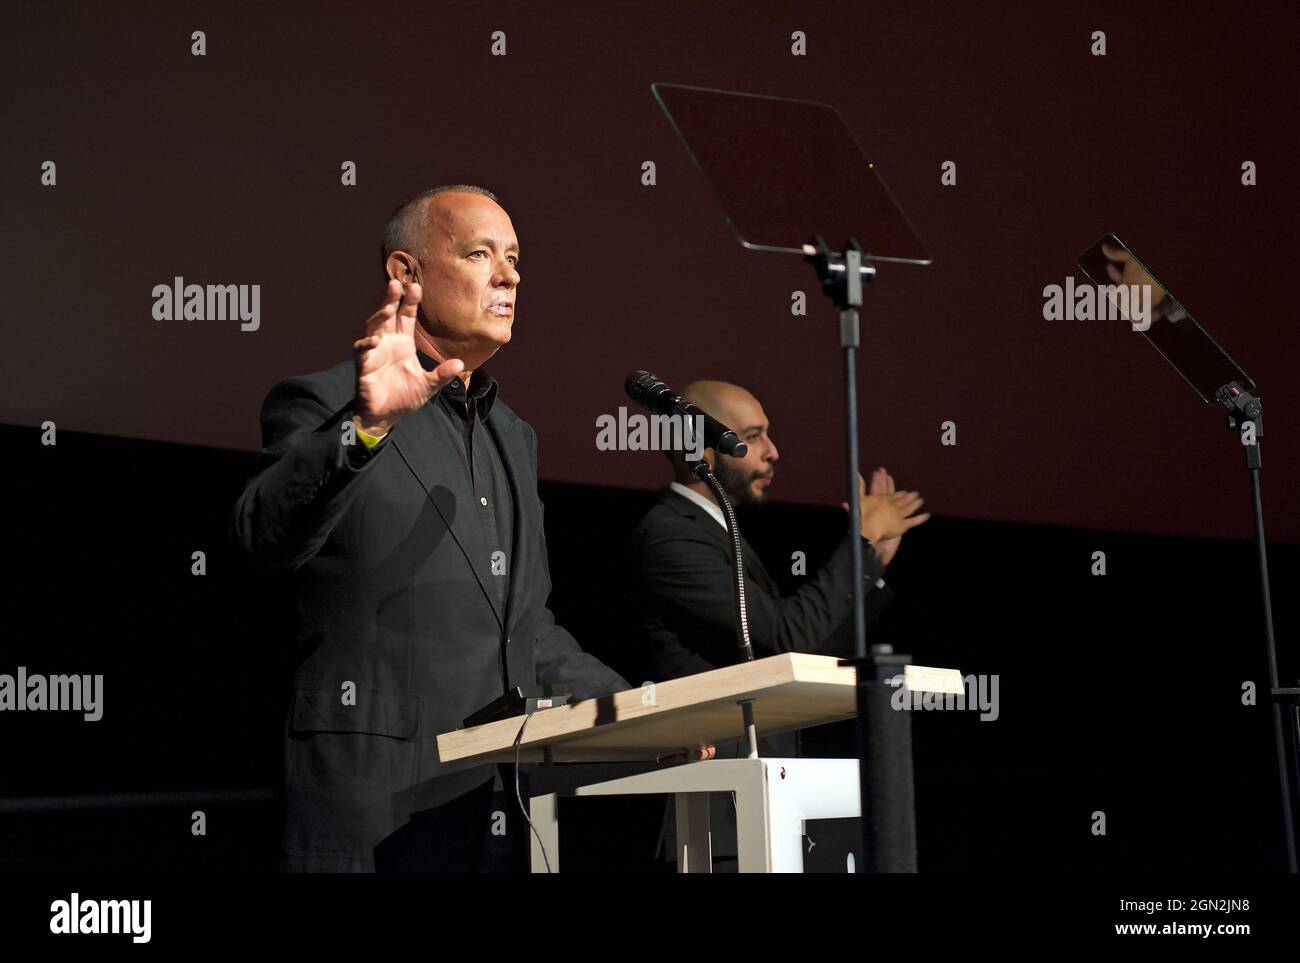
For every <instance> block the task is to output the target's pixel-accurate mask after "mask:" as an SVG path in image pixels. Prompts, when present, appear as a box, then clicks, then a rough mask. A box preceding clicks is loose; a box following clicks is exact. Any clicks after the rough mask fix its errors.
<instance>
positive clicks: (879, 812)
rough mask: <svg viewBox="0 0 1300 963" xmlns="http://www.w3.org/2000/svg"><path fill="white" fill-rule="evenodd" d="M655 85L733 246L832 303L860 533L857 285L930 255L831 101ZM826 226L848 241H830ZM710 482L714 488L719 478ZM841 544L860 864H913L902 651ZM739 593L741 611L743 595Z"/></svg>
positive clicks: (857, 564)
mask: <svg viewBox="0 0 1300 963" xmlns="http://www.w3.org/2000/svg"><path fill="white" fill-rule="evenodd" d="M652 89H653V91H654V94H655V97H656V98H657V99H658V101H659V103H660V106H661V107H662V108H663V110H664V112H665V114H667V116H668V119H669V121H670V122H671V123H672V125H673V128H674V130H676V132H677V134H678V136H679V138H680V139H681V141H682V144H683V146H684V147H685V148H686V150H687V153H688V154H690V156H691V159H692V160H693V161H694V162H695V164H696V166H697V167H699V168H700V170H701V171H702V172H703V173H704V174H705V176H706V177H707V178H708V179H709V182H710V184H711V186H712V187H713V189H714V191H715V192H716V194H717V195H718V199H719V200H720V201H721V203H722V206H723V208H724V209H725V211H726V214H727V220H728V223H729V224H730V225H731V227H732V229H733V230H734V231H735V233H736V235H737V237H738V239H739V241H740V243H741V245H742V246H744V247H745V248H747V249H749V250H753V251H770V252H775V253H788V254H796V255H800V256H803V257H805V258H806V259H807V260H809V261H811V262H812V263H813V264H814V266H815V267H816V269H817V273H818V276H819V278H820V279H821V282H822V287H823V290H824V291H825V292H826V293H827V294H828V295H829V296H830V297H831V299H832V301H833V302H834V303H835V305H836V308H837V309H838V312H839V331H840V346H841V348H842V350H843V353H844V365H845V387H844V407H845V415H846V422H847V429H848V451H847V456H848V457H847V475H848V486H849V487H848V504H849V515H850V520H849V525H850V529H849V530H850V531H851V532H853V533H858V532H860V531H861V521H862V520H861V506H860V501H859V491H858V484H859V482H858V479H859V467H858V404H857V367H856V364H857V349H858V346H859V342H860V336H859V317H858V308H859V307H860V306H861V305H862V291H863V287H864V285H865V284H866V283H869V282H870V281H871V280H872V279H873V278H874V277H875V273H876V268H875V263H876V262H883V261H895V262H901V263H911V264H928V263H930V259H929V257H928V255H927V254H926V252H925V249H924V248H923V247H922V245H921V243H920V241H919V240H918V239H917V237H916V235H915V233H914V232H913V230H912V227H911V225H910V224H909V223H908V221H907V217H906V216H905V215H904V214H903V212H902V210H901V208H899V206H898V204H897V203H896V202H895V201H894V199H893V197H892V196H891V195H890V193H889V190H888V188H886V187H885V184H884V182H883V181H882V180H881V179H880V178H879V176H878V175H877V173H876V171H875V165H874V164H873V163H871V162H870V161H869V160H868V159H867V157H866V155H865V154H864V153H863V151H862V148H861V147H860V146H859V145H858V143H857V141H856V140H855V139H854V137H853V135H852V133H851V132H850V131H849V129H848V127H847V125H845V123H844V120H843V118H841V117H840V115H839V114H838V113H837V112H836V111H835V109H834V108H833V107H830V106H829V105H827V104H820V103H814V102H810V101H798V100H790V99H787V98H780V97H758V96H753V95H749V94H740V93H734V92H730V91H719V90H706V89H702V88H696V87H683V86H679V85H673V84H655V85H653V88H652ZM810 237H812V238H814V240H813V243H811V244H809V243H807V241H808V238H810ZM824 237H834V238H846V239H847V241H846V243H845V247H844V249H843V250H842V251H838V252H836V251H832V250H831V249H830V248H829V247H828V246H827V245H826V243H825V241H824V240H822V238H824ZM706 480H707V479H706ZM710 484H711V486H712V487H713V488H714V492H715V494H720V486H718V485H716V480H715V481H714V482H711V483H710ZM729 518H730V516H729ZM736 542H737V544H738V538H736ZM850 544H851V545H852V561H851V564H852V572H853V653H854V655H853V658H852V659H849V660H845V662H844V664H845V665H852V666H854V667H855V669H856V671H857V728H856V733H857V750H858V758H859V763H860V764H859V773H860V790H861V794H862V799H861V813H862V833H863V840H862V842H863V853H864V858H865V864H866V865H865V867H864V868H865V870H866V871H868V872H872V871H877V872H880V871H893V872H914V871H915V870H916V828H915V805H914V799H913V788H912V756H911V729H910V717H909V714H908V713H906V712H897V711H893V708H892V706H891V705H890V699H889V695H890V689H889V687H888V684H887V681H886V680H893V679H894V678H895V677H896V675H897V674H898V672H899V671H900V667H901V666H903V665H904V664H905V663H906V662H908V661H909V659H908V657H906V656H901V655H895V654H893V653H892V651H889V650H888V647H885V646H881V647H873V651H871V652H868V651H867V646H866V617H865V594H866V586H865V584H864V575H863V568H864V565H863V555H862V542H861V539H859V538H851V539H850ZM736 561H737V565H739V559H737V560H736ZM739 572H740V570H739V568H738V570H737V577H738V578H740V574H739ZM741 590H742V591H743V579H741ZM738 604H740V605H741V606H742V611H741V612H740V617H741V618H742V619H743V616H744V613H743V597H742V599H741V601H740V602H739V603H738ZM741 631H742V632H743V631H744V628H743V626H742V628H741ZM742 645H743V642H742Z"/></svg>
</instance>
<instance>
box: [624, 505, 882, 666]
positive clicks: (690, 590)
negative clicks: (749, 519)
mask: <svg viewBox="0 0 1300 963" xmlns="http://www.w3.org/2000/svg"><path fill="white" fill-rule="evenodd" d="M741 544H742V549H743V551H744V556H745V599H746V609H747V611H748V614H749V632H750V642H751V644H752V645H753V647H754V657H755V658H762V657H763V656H767V655H776V654H778V653H781V652H812V653H818V654H823V655H848V654H849V650H850V648H851V646H852V634H851V624H850V623H851V621H852V615H853V596H852V573H851V559H850V557H849V552H850V551H851V543H850V542H849V537H848V534H847V533H846V534H845V537H844V540H843V541H842V542H841V543H840V544H839V546H838V547H837V548H836V549H835V551H834V553H833V554H832V555H831V557H830V559H829V560H828V561H827V562H826V564H825V565H823V566H822V567H821V569H820V570H818V571H817V572H816V573H815V574H814V575H813V576H812V577H811V578H810V579H809V580H808V581H807V582H806V583H805V584H804V585H802V586H800V587H799V589H798V591H796V592H795V593H793V594H792V595H789V596H784V597H783V596H782V595H781V592H780V589H779V587H778V586H777V584H776V582H775V581H774V580H773V579H772V577H771V575H769V574H768V571H767V569H766V568H765V567H764V566H763V562H762V560H761V559H760V558H759V557H758V553H757V552H755V551H754V549H753V548H752V547H751V546H750V544H749V543H748V542H747V541H745V539H744V537H743V536H742V538H741ZM863 562H864V567H863V568H864V573H865V575H866V582H867V595H866V602H867V612H866V615H867V629H868V631H870V629H871V626H872V624H873V623H874V622H875V621H876V620H877V619H878V618H879V616H880V615H881V614H882V613H883V611H884V609H885V608H886V606H887V605H888V604H889V601H890V599H891V598H892V597H893V592H892V590H891V589H890V588H889V587H888V586H884V587H882V588H877V587H876V584H875V583H876V581H877V580H878V579H879V578H880V577H881V574H882V572H883V566H881V564H880V562H879V561H878V560H877V559H876V557H875V553H874V552H873V551H872V549H871V547H870V543H869V542H866V541H865V539H864V545H863ZM626 563H627V567H628V584H629V586H630V590H629V599H628V601H629V609H630V614H631V616H632V619H633V621H634V623H635V627H636V629H637V631H638V632H639V634H640V636H641V641H642V644H643V645H644V646H645V647H646V656H647V658H648V660H649V665H648V666H647V668H648V670H649V672H650V675H651V678H653V679H656V680H662V679H675V678H679V677H681V676H684V675H692V674H694V673H696V672H706V671H708V670H709V669H714V668H717V667H719V666H724V665H731V664H733V663H734V662H736V661H738V660H739V658H740V655H739V649H738V645H737V642H736V611H735V589H734V588H733V587H732V583H733V579H734V576H733V574H732V567H731V543H730V542H729V540H728V537H727V533H726V531H725V530H724V529H723V528H722V526H721V525H719V524H718V523H717V521H715V520H714V519H713V518H712V517H711V516H710V515H709V514H708V513H707V512H705V511H704V510H703V509H702V508H700V507H699V506H697V505H696V504H695V503H694V502H692V501H691V500H690V499H688V498H685V497H684V496H682V495H680V494H678V493H677V492H675V491H673V490H672V489H671V488H669V489H665V490H664V491H663V492H662V493H661V494H660V496H659V499H658V501H656V502H655V504H654V505H653V506H652V507H651V509H650V511H649V512H647V513H646V515H645V517H644V518H643V519H642V520H641V522H640V523H639V524H638V525H637V527H636V529H635V530H634V531H633V533H632V537H631V539H630V541H629V543H628V552H627V560H626Z"/></svg>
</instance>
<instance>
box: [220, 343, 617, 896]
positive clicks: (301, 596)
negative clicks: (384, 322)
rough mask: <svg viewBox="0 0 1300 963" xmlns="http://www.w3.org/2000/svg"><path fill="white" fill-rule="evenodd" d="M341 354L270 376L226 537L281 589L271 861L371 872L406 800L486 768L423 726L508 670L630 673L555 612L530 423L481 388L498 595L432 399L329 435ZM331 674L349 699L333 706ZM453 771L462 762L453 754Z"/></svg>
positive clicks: (339, 408) (446, 792) (519, 677)
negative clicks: (501, 490) (442, 751)
mask: <svg viewBox="0 0 1300 963" xmlns="http://www.w3.org/2000/svg"><path fill="white" fill-rule="evenodd" d="M354 388H355V374H354V367H353V363H352V362H350V361H349V362H345V363H343V364H340V365H337V366H335V367H334V368H331V369H329V370H328V371H324V372H319V373H316V374H311V375H306V376H303V377H297V378H290V379H288V380H286V381H282V382H280V383H279V384H277V385H276V386H275V387H274V388H273V389H272V390H271V392H270V394H269V395H268V396H267V398H266V401H265V403H264V404H263V406H262V434H263V443H264V445H265V449H264V450H263V452H262V454H261V467H260V470H259V471H258V472H257V474H256V475H255V476H254V477H253V478H252V479H251V480H250V481H249V482H248V485H247V487H246V488H245V490H244V493H243V495H242V496H241V497H240V499H239V501H238V503H237V504H236V506H235V510H234V514H233V517H232V528H233V534H234V537H235V538H236V539H237V541H238V542H239V543H240V544H241V545H242V546H243V547H244V548H245V549H246V550H247V551H248V552H250V553H251V554H252V556H253V557H254V558H255V559H256V561H257V562H258V563H259V565H260V567H262V568H264V569H266V570H268V571H270V572H272V573H275V574H276V575H277V576H278V577H279V578H280V579H281V580H282V583H281V584H282V586H283V589H284V591H285V593H286V594H287V595H288V596H290V597H292V599H293V600H294V606H295V613H294V619H293V621H294V623H295V624H296V635H295V638H293V639H292V640H291V641H292V643H293V646H294V652H293V658H292V664H293V666H294V669H293V677H292V684H291V690H292V691H291V693H290V705H289V707H288V712H287V716H286V719H285V754H284V786H283V790H284V803H285V828H284V836H283V856H284V858H283V860H282V863H281V866H282V868H284V869H309V870H310V869H329V870H346V871H370V870H373V868H374V861H373V853H374V847H375V846H376V845H377V844H378V843H379V842H380V841H381V840H383V839H384V838H385V837H386V836H388V835H389V834H391V833H393V832H394V831H395V830H397V829H398V828H399V827H401V826H402V825H403V824H404V823H405V822H406V821H407V818H408V816H409V815H410V813H412V812H415V811H419V810H423V809H427V808H429V807H431V806H434V805H438V804H440V803H442V802H444V801H446V800H447V799H449V798H452V797H454V796H456V795H457V794H459V793H462V792H465V791H467V790H469V789H471V788H474V787H475V786H478V785H481V784H482V783H483V782H484V781H486V780H487V779H489V778H491V776H492V774H493V773H492V769H491V767H485V766H482V765H478V766H475V767H471V768H469V769H467V770H465V771H461V772H459V773H458V774H456V775H455V776H454V777H452V776H449V775H448V774H449V773H450V772H451V771H453V770H454V769H455V768H456V767H445V766H441V765H440V764H439V763H438V761H437V745H436V741H435V740H436V737H437V735H438V734H439V733H441V732H445V731H447V730H451V729H456V728H459V727H460V725H461V720H462V719H464V718H465V717H466V716H467V715H469V714H470V713H471V712H472V711H473V710H475V709H477V708H479V707H481V706H483V705H484V704H486V703H487V702H489V701H491V700H492V699H494V698H496V697H497V696H499V695H501V693H502V692H503V691H504V690H505V688H506V687H507V686H513V685H523V684H530V683H541V684H548V683H549V684H553V685H555V686H556V687H557V690H560V691H565V692H571V693H573V695H574V696H575V697H577V698H588V697H593V696H598V695H603V694H607V693H610V692H614V691H618V690H621V689H625V688H628V684H627V683H626V682H625V681H624V680H623V679H622V678H621V677H620V676H619V675H617V674H616V673H615V672H613V671H612V670H610V669H608V668H607V667H606V666H605V665H603V664H602V663H601V662H599V661H598V660H597V659H595V658H594V657H592V656H590V655H587V654H585V653H583V652H582V651H581V650H580V649H579V648H578V645H577V643H576V642H575V641H574V639H573V637H572V636H570V635H569V633H568V632H566V631H565V630H564V629H562V628H560V627H559V626H558V625H556V624H555V620H554V618H553V617H552V615H551V613H550V611H549V609H548V608H547V606H546V602H547V596H548V595H549V594H550V591H551V579H550V572H549V570H548V567H547V558H546V540H545V535H544V533H543V530H542V503H541V500H540V499H539V498H538V495H537V436H536V434H535V433H534V431H533V429H532V428H531V427H530V426H529V425H528V424H527V422H524V421H522V420H521V419H520V418H519V417H518V416H517V415H516V414H515V413H514V412H513V411H511V410H510V409H509V408H508V407H507V406H506V405H505V404H504V403H502V402H501V400H500V398H498V399H497V400H496V402H495V404H494V405H493V407H492V410H491V413H490V415H489V417H488V419H487V422H486V425H487V428H488V429H489V430H490V431H491V432H492V434H493V437H494V438H495V440H496V443H497V446H498V448H499V450H500V453H501V459H502V461H503V462H504V464H505V468H506V472H507V474H508V475H509V478H510V483H511V487H512V488H513V492H514V525H513V531H514V546H513V551H512V552H511V553H510V554H509V556H508V557H507V566H508V572H509V597H508V598H507V600H506V604H505V606H504V608H503V606H502V605H501V603H500V600H499V598H498V592H497V587H496V586H495V585H494V584H493V579H494V578H497V577H498V576H494V575H493V574H492V569H491V554H492V551H493V550H494V549H495V548H496V546H489V545H486V544H484V543H483V541H482V539H481V537H480V536H479V535H478V534H477V530H476V529H475V528H474V527H473V525H472V524H471V521H472V519H473V513H472V510H471V508H470V505H471V499H472V490H471V488H470V484H469V479H468V478H467V477H466V473H465V471H464V469H463V464H464V463H463V461H462V460H461V458H460V457H459V456H458V455H457V454H456V452H455V449H454V448H453V447H452V446H463V441H462V440H460V439H459V438H457V435H456V431H455V429H454V428H453V427H452V426H450V425H449V423H448V419H447V418H446V417H445V416H444V415H443V413H440V412H438V411H436V410H435V408H434V406H435V405H436V404H438V403H439V402H438V401H437V399H434V400H432V401H430V402H429V404H427V405H425V406H424V407H423V408H422V409H420V410H419V411H417V412H413V413H412V414H410V415H408V416H406V417H405V418H403V419H402V420H401V421H400V422H398V423H397V425H395V426H394V428H393V429H392V431H391V432H390V433H389V435H388V436H387V437H385V438H384V440H383V441H381V442H380V443H379V444H378V445H377V446H376V447H375V448H374V449H373V450H370V449H366V448H364V446H363V445H362V443H361V441H360V440H359V439H358V440H357V442H356V444H355V445H345V444H343V441H342V432H341V430H340V426H341V423H342V422H343V421H345V420H347V419H348V418H350V417H351V411H350V409H351V405H352V401H353V393H354ZM346 683H352V684H353V685H354V686H355V704H352V705H349V704H345V702H344V699H343V694H344V691H345V690H344V687H345V684H346ZM461 768H462V769H464V767H461Z"/></svg>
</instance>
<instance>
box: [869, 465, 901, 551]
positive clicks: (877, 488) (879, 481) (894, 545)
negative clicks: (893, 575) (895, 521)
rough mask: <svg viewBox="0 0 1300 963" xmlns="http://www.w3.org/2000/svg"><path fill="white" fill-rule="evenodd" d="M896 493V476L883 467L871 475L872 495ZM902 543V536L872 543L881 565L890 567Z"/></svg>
mask: <svg viewBox="0 0 1300 963" xmlns="http://www.w3.org/2000/svg"><path fill="white" fill-rule="evenodd" d="M894 491H895V488H894V476H893V475H891V474H890V473H889V472H888V471H887V470H886V469H884V468H883V467H882V468H877V469H876V470H875V471H873V472H872V473H871V494H873V495H892V494H893V493H894ZM864 514H865V513H864ZM902 541H903V536H902V535H895V536H894V537H893V538H882V539H881V540H880V541H878V542H872V543H871V544H872V547H873V548H874V549H875V550H876V558H878V559H880V564H881V565H888V564H889V563H890V562H891V561H893V559H894V556H895V555H897V554H898V546H899V545H900V544H902Z"/></svg>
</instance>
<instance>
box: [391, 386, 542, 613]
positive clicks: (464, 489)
mask: <svg viewBox="0 0 1300 963" xmlns="http://www.w3.org/2000/svg"><path fill="white" fill-rule="evenodd" d="M438 404H441V402H440V401H438V399H437V398H433V399H431V400H430V401H429V402H428V403H427V404H426V405H424V406H423V407H422V408H420V410H419V411H416V412H412V413H411V414H410V415H408V416H407V417H405V418H403V419H402V420H401V421H399V422H398V423H397V424H396V425H395V426H394V427H393V437H392V443H393V447H395V448H396V449H397V451H398V453H399V454H400V455H401V456H402V460H403V461H405V462H406V465H407V467H409V468H410V469H411V473H412V474H414V475H415V477H416V479H417V480H418V481H419V482H420V485H421V486H423V488H424V490H425V492H426V493H427V495H428V497H429V500H430V501H431V502H433V507H434V508H435V509H437V511H438V514H439V515H440V516H442V521H443V523H444V524H445V525H446V526H447V530H448V531H449V532H451V537H452V538H453V539H455V541H456V544H457V545H458V546H459V547H460V550H461V552H463V553H464V555H465V561H466V563H467V564H468V565H469V567H470V569H471V570H472V571H473V573H474V577H475V578H476V579H477V580H478V584H479V588H481V589H482V590H483V595H484V597H485V598H486V599H487V601H488V603H489V604H490V605H491V606H492V611H493V613H495V615H496V617H497V621H498V622H499V623H500V624H501V625H502V627H503V628H504V626H505V614H504V613H503V612H502V610H501V601H500V599H499V597H498V594H497V587H496V584H495V583H494V581H493V579H494V576H493V575H492V557H491V553H490V552H489V551H488V546H487V545H486V544H485V543H484V541H483V539H482V538H481V537H480V535H479V532H478V528H477V527H476V526H475V525H474V524H473V521H472V519H469V518H463V517H461V516H460V515H459V514H458V512H457V507H458V505H459V506H460V507H461V508H462V509H468V506H470V504H471V502H472V501H473V498H472V494H473V493H472V492H470V490H469V479H468V477H467V476H466V474H465V470H464V451H463V450H457V448H456V446H461V445H462V442H461V440H460V439H459V438H457V437H456V434H455V428H454V427H453V426H452V425H450V424H449V423H448V422H447V419H446V418H445V417H444V416H443V415H442V413H440V412H439V411H437V410H436V409H435V407H434V406H435V405H438ZM502 461H505V462H506V463H507V465H508V464H509V460H508V459H507V458H506V457H505V454H504V451H503V453H502ZM516 501H517V499H516ZM518 529H519V524H518V522H516V524H515V530H516V531H518ZM511 562H512V563H513V560H511ZM513 582H514V579H513V578H512V579H511V583H512V585H513Z"/></svg>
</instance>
